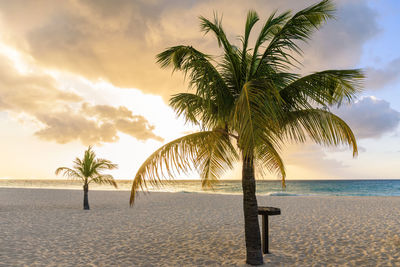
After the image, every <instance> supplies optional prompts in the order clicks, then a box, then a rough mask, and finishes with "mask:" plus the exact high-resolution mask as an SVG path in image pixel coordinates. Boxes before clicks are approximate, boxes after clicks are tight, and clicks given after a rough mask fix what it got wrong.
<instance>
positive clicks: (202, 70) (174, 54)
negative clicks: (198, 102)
mask: <svg viewBox="0 0 400 267" xmlns="http://www.w3.org/2000/svg"><path fill="white" fill-rule="evenodd" d="M157 62H158V63H159V64H161V66H162V67H167V66H173V68H174V70H180V71H183V72H184V73H185V76H187V78H188V79H189V86H190V87H192V88H195V90H196V95H198V96H199V97H201V98H203V99H204V100H205V101H206V103H207V105H211V102H214V103H215V104H216V105H217V106H218V107H219V108H218V109H217V114H216V115H218V117H219V118H221V120H223V119H224V118H225V117H226V116H227V113H226V112H225V113H224V111H227V110H229V107H230V106H231V105H232V103H233V96H232V93H231V91H230V89H229V88H228V87H227V85H226V83H225V81H224V79H223V77H222V76H221V74H220V73H219V72H218V70H217V69H216V67H215V66H214V65H213V64H212V63H211V57H210V56H208V55H206V54H203V53H201V52H200V51H198V50H196V49H194V48H193V47H191V46H182V45H181V46H174V47H170V48H168V49H167V50H165V51H164V52H162V53H160V54H158V55H157Z"/></svg>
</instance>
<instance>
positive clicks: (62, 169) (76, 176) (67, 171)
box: [55, 167, 83, 179]
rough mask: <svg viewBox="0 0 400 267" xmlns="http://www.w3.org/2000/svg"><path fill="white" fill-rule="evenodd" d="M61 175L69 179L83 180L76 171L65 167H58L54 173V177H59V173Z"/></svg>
mask: <svg viewBox="0 0 400 267" xmlns="http://www.w3.org/2000/svg"><path fill="white" fill-rule="evenodd" d="M61 172H62V173H63V176H64V177H67V178H71V179H83V177H82V175H81V174H80V173H78V172H77V171H75V170H73V169H70V168H67V167H60V168H57V170H56V171H55V174H56V175H59V174H60V173H61Z"/></svg>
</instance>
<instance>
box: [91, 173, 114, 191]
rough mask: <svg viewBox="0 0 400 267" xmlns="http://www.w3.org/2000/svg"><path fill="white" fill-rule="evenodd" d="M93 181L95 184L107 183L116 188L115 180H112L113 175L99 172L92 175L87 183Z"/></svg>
mask: <svg viewBox="0 0 400 267" xmlns="http://www.w3.org/2000/svg"><path fill="white" fill-rule="evenodd" d="M91 182H94V183H96V184H109V185H112V186H114V187H115V188H118V185H117V182H116V181H115V180H114V177H113V176H112V175H110V174H99V175H97V176H94V177H93V178H92V179H91V180H90V181H89V183H91Z"/></svg>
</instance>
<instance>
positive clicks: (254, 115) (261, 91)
mask: <svg viewBox="0 0 400 267" xmlns="http://www.w3.org/2000/svg"><path fill="white" fill-rule="evenodd" d="M280 105H281V99H280V96H279V92H278V91H277V89H276V88H275V86H274V84H273V83H272V82H271V81H268V80H258V81H255V80H253V81H250V82H247V83H246V84H245V85H244V86H243V89H242V92H241V95H240V96H239V98H238V100H237V101H236V105H235V109H234V111H233V122H232V123H233V128H234V130H235V131H236V132H237V133H238V135H239V138H240V139H239V144H238V145H239V148H240V149H241V150H242V152H243V154H244V156H246V155H247V154H252V151H253V150H254V149H255V148H256V146H258V145H259V144H261V143H262V141H263V136H264V134H265V132H268V133H276V132H277V131H278V128H277V127H276V126H277V125H278V124H277V123H278V122H279V117H280V115H279V114H280V112H281V111H280V109H281V108H280ZM271 136H272V135H271Z"/></svg>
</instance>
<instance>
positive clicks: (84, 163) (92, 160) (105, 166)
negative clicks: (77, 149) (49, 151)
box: [56, 146, 118, 210]
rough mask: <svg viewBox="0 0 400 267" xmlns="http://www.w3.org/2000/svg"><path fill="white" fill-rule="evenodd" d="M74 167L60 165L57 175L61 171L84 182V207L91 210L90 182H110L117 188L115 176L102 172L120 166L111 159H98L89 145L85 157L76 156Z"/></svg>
mask: <svg viewBox="0 0 400 267" xmlns="http://www.w3.org/2000/svg"><path fill="white" fill-rule="evenodd" d="M73 163H74V167H73V168H72V169H70V168H67V167H60V168H58V169H57V170H56V175H58V174H59V173H60V172H62V173H63V175H64V176H66V177H68V178H72V179H76V180H80V181H82V183H83V209H84V210H89V209H90V208H89V198H88V193H89V184H90V183H92V182H93V183H96V184H110V185H113V186H114V187H115V188H117V183H116V182H115V180H114V177H113V176H112V175H109V174H101V172H102V171H103V170H112V169H116V168H117V167H118V165H117V164H113V163H111V161H109V160H106V159H100V158H97V159H96V154H95V153H94V151H93V150H92V147H91V146H89V147H88V149H87V150H86V151H85V154H84V156H83V159H80V158H76V159H75V160H74V161H73Z"/></svg>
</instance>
